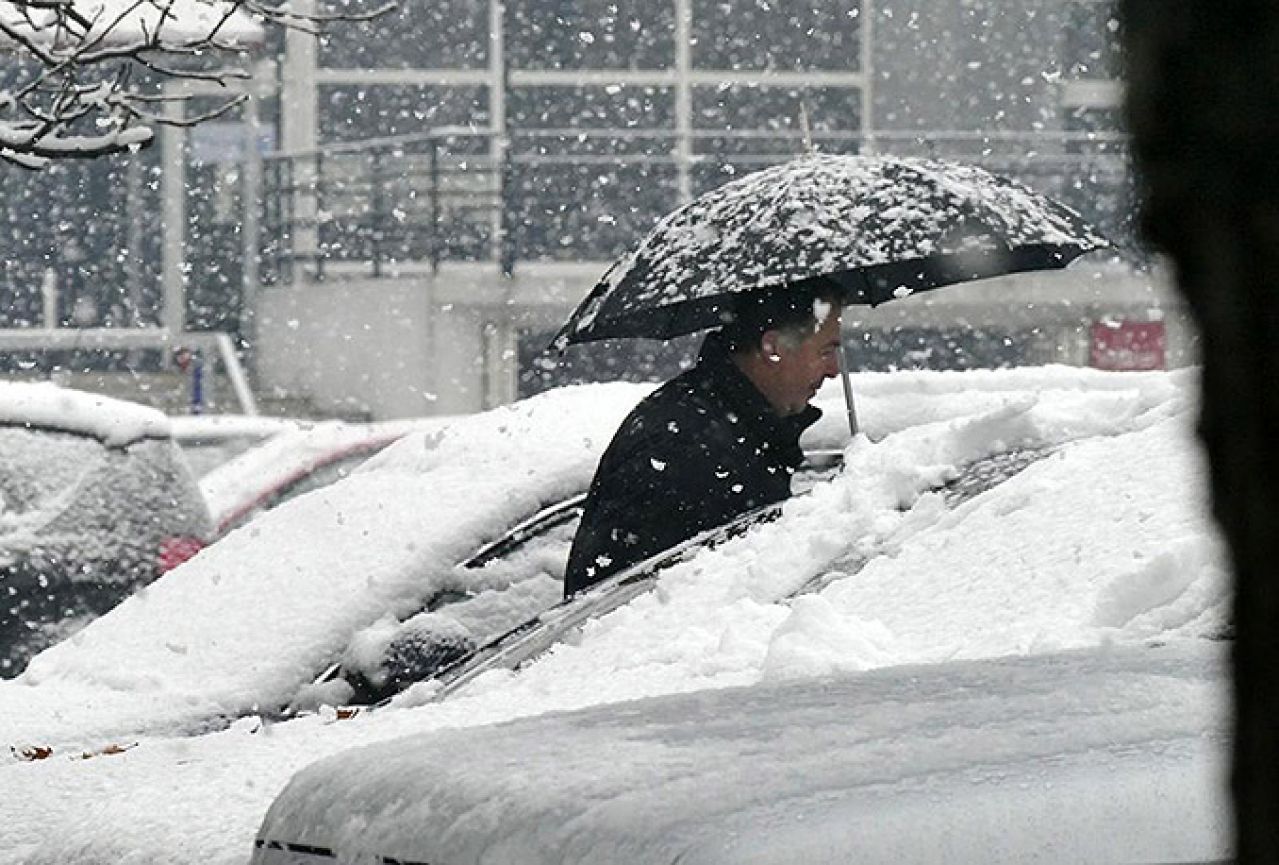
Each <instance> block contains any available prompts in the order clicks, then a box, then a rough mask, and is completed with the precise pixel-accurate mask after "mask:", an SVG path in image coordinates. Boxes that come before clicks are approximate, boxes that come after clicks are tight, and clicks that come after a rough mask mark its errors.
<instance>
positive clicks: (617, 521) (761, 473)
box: [553, 154, 1109, 595]
mask: <svg viewBox="0 0 1279 865" xmlns="http://www.w3.org/2000/svg"><path fill="white" fill-rule="evenodd" d="M1107 246H1109V244H1108V242H1107V241H1106V240H1105V238H1104V237H1102V236H1101V235H1099V234H1098V233H1097V232H1095V231H1094V230H1093V229H1092V228H1091V227H1089V226H1088V225H1087V224H1086V223H1084V221H1083V220H1082V219H1081V218H1080V216H1079V214H1077V213H1075V212H1074V211H1072V210H1070V209H1069V208H1067V207H1064V206H1063V205H1061V204H1059V203H1057V202H1055V201H1053V200H1051V199H1049V198H1046V197H1044V196H1043V195H1041V194H1039V193H1036V192H1034V191H1032V190H1030V189H1027V188H1026V187H1024V186H1021V185H1020V184H1018V183H1016V182H1014V181H1011V180H1009V179H1007V178H1003V177H1000V176H998V175H994V174H990V173H989V172H987V171H985V170H983V169H981V168H979V167H977V166H973V165H966V164H963V163H955V162H942V161H935V160H927V159H915V158H909V157H893V156H836V155H823V154H810V155H809V156H806V157H803V158H801V159H797V160H794V161H792V162H788V163H786V164H783V165H776V166H772V167H770V168H766V169H763V170H761V171H757V172H754V173H752V174H748V175H745V176H743V177H740V178H738V179H737V180H734V181H730V182H729V183H726V184H724V185H723V186H720V187H718V188H716V189H713V190H711V191H710V192H707V193H705V194H703V195H701V196H699V197H698V198H697V199H694V200H693V201H691V202H689V203H688V204H686V205H684V206H683V207H680V208H679V209H677V210H675V211H673V212H671V213H670V214H668V215H667V216H665V217H663V218H662V219H661V220H660V221H659V222H658V224H657V225H656V226H655V227H654V228H653V230H652V231H651V232H650V233H649V234H648V235H647V236H646V237H645V238H644V239H643V240H642V241H641V242H640V244H639V245H638V247H636V248H635V249H633V250H632V251H630V252H628V253H627V254H626V255H625V256H624V257H622V258H621V259H619V260H618V261H617V262H616V263H615V264H614V265H613V266H612V267H611V268H610V269H609V271H608V272H607V273H606V274H605V275H604V277H603V279H601V280H600V282H599V283H598V284H597V285H596V286H595V288H594V289H592V290H591V292H590V294H589V295H588V296H587V297H586V298H585V300H583V301H582V303H581V304H580V305H579V306H578V308H577V309H576V311H574V313H573V315H572V316H571V317H570V318H569V320H568V322H567V323H566V324H565V325H564V327H563V328H561V330H560V333H559V335H558V336H557V337H556V339H555V342H554V343H553V347H555V348H558V349H559V350H560V351H563V350H565V349H566V348H568V347H569V346H570V345H574V344H578V343H585V342H590V341H593V340H600V339H614V338H619V337H622V338H625V337H646V338H652V339H669V338H671V337H673V336H678V335H680V334H686V333H692V332H694V331H697V330H704V329H708V328H719V329H718V330H716V331H713V332H712V333H711V334H710V336H708V337H707V339H706V342H705V343H704V345H703V348H702V353H701V357H700V359H699V361H698V363H697V366H696V367H694V368H693V369H692V370H690V371H689V372H687V373H685V374H684V375H681V376H679V377H678V378H676V379H674V380H672V381H671V382H669V383H667V384H666V385H664V386H663V387H661V388H660V389H659V390H657V391H656V392H654V393H653V395H652V396H650V397H649V398H648V399H646V400H644V402H642V403H641V404H640V405H639V407H638V408H637V409H636V410H635V412H634V413H633V414H632V415H631V416H630V417H629V418H627V420H626V421H625V422H624V423H623V424H622V427H621V429H620V430H619V431H618V433H617V436H616V438H615V439H614V440H613V442H612V444H611V445H610V446H609V448H608V451H607V452H606V453H605V455H604V458H603V459H602V460H601V462H600V465H599V468H598V470H597V472H596V476H595V480H594V482H593V483H592V485H591V490H590V493H589V494H588V496H587V501H586V509H585V513H584V515H583V517H582V523H581V527H580V528H579V529H578V535H577V538H576V540H575V541H574V544H573V550H572V553H571V554H570V557H569V563H568V570H567V573H566V576H565V593H566V594H567V595H571V594H573V593H575V592H577V591H580V590H581V589H583V588H585V587H587V586H590V585H592V584H594V583H595V582H598V581H599V580H601V579H603V578H604V577H606V576H607V575H608V574H610V573H612V572H614V571H617V570H619V569H621V568H622V567H624V566H626V565H629V564H632V563H635V562H639V561H642V560H644V559H646V558H648V557H649V556H652V555H655V554H657V553H659V552H661V551H663V550H665V549H667V548H669V547H671V546H673V545H675V544H678V543H679V542H680V541H683V540H685V539H687V538H690V537H692V536H693V535H695V534H697V533H698V532H701V531H703V530H705V529H709V528H714V527H716V526H719V525H722V524H723V523H725V522H728V521H729V520H731V519H732V518H734V517H736V516H738V515H740V514H743V513H745V512H747V511H749V510H752V509H754V508H757V507H760V506H763V505H767V504H771V503H774V502H778V501H781V500H782V499H785V498H786V497H787V496H789V494H790V475H791V472H792V471H793V470H794V468H795V467H796V466H797V465H798V464H799V462H800V460H801V459H802V454H801V453H800V450H799V444H798V440H799V434H800V432H802V431H803V430H804V429H805V428H806V427H807V426H808V425H810V424H811V423H812V422H813V421H814V420H816V417H817V411H816V409H813V408H811V407H809V406H808V400H809V399H811V398H812V396H813V394H814V393H815V392H816V389H817V387H818V386H819V385H820V384H821V382H822V381H823V380H824V379H826V378H830V377H832V376H834V375H836V374H837V373H838V358H839V350H838V348H839V315H840V310H841V308H842V305H848V304H859V305H869V306H875V305H877V304H880V303H886V302H888V301H891V300H894V299H897V298H904V297H909V296H911V295H913V294H917V293H919V292H924V291H930V290H932V289H934V288H939V287H941V286H945V285H952V284H955V283H959V282H967V281H970V280H976V279H986V278H989V277H992V276H999V275H1003V274H1010V273H1019V272H1022V271H1031V270H1045V269H1051V268H1061V267H1065V266H1066V265H1067V264H1068V263H1069V262H1071V261H1073V260H1074V259H1075V258H1077V257H1078V256H1080V255H1082V254H1084V253H1087V252H1090V251H1093V250H1098V249H1104V248H1106V247H1107ZM844 384H845V386H844V394H845V397H846V398H847V399H848V403H849V420H850V427H853V431H854V432H855V431H856V429H855V426H856V424H855V417H856V413H855V411H854V410H853V400H852V390H851V386H850V385H849V384H848V381H847V379H846V378H845V383H844Z"/></svg>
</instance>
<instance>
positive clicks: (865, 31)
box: [860, 0, 878, 156]
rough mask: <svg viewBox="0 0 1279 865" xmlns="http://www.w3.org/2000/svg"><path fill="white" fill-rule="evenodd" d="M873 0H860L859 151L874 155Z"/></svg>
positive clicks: (875, 146)
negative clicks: (860, 99) (860, 81)
mask: <svg viewBox="0 0 1279 865" xmlns="http://www.w3.org/2000/svg"><path fill="white" fill-rule="evenodd" d="M872 4H873V0H862V22H861V25H862V26H861V37H862V39H861V55H862V64H861V65H862V146H861V148H860V150H861V152H862V153H863V154H865V155H867V156H872V155H874V153H875V151H876V150H877V149H878V147H877V145H876V143H875V63H874V59H873V58H874V54H873V52H874V50H875V10H874V9H873V8H872Z"/></svg>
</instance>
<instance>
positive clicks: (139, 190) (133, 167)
mask: <svg viewBox="0 0 1279 865" xmlns="http://www.w3.org/2000/svg"><path fill="white" fill-rule="evenodd" d="M124 172H125V174H124V183H125V191H124V200H125V210H127V211H128V214H129V216H128V220H129V226H128V229H127V231H128V233H127V235H126V237H125V245H126V246H127V247H128V250H129V254H128V255H127V256H126V257H125V262H124V281H125V284H126V285H127V286H128V287H127V288H126V290H125V291H126V294H125V297H126V298H127V299H128V304H129V309H128V310H127V323H128V325H129V327H141V326H142V280H143V275H142V261H143V258H142V244H143V240H144V237H145V229H144V228H143V225H142V218H143V215H144V214H145V213H146V212H147V207H146V202H145V201H144V200H143V196H145V195H146V190H145V188H144V186H143V179H142V154H141V153H134V154H130V156H129V161H128V162H127V163H125V167H124Z"/></svg>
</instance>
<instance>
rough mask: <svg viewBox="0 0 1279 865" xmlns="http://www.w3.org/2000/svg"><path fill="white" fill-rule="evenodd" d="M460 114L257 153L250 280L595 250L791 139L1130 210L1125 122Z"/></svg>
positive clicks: (616, 246) (774, 153)
mask: <svg viewBox="0 0 1279 865" xmlns="http://www.w3.org/2000/svg"><path fill="white" fill-rule="evenodd" d="M688 138H689V139H691V140H690V141H689V142H688V145H689V146H685V147H677V146H676V145H677V143H678V142H677V136H676V133H675V132H674V131H672V130H669V129H550V128H548V129H526V130H521V131H518V132H511V133H509V134H508V136H507V137H505V138H495V136H494V135H493V133H491V132H489V131H484V130H473V129H437V130H433V131H432V132H429V133H425V134H422V135H414V136H399V137H394V138H382V139H372V140H367V141H356V142H344V143H339V144H333V145H329V146H326V147H323V148H320V149H317V150H314V151H310V152H306V153H296V154H283V153H281V154H271V155H268V157H267V158H266V163H265V189H264V193H265V194H264V199H265V212H264V221H263V229H264V230H263V238H264V241H263V250H262V252H263V257H262V262H263V265H262V278H263V282H264V283H267V284H270V283H272V282H278V281H285V282H287V281H290V280H292V279H293V278H294V277H295V276H296V274H297V271H298V268H305V269H306V270H307V271H308V272H309V274H310V275H311V276H312V277H314V278H323V277H324V276H325V275H326V273H327V272H330V271H331V270H332V269H334V268H337V267H342V268H348V269H349V268H355V269H358V270H361V271H362V272H365V273H367V274H369V275H372V276H382V275H385V274H389V273H398V272H404V271H406V270H412V269H430V270H436V269H438V268H439V266H440V265H441V264H442V263H444V262H452V261H470V262H476V261H483V262H490V263H497V264H499V265H501V267H502V268H503V269H504V270H507V271H509V270H511V269H513V268H514V267H516V266H517V265H518V263H519V262H525V261H537V260H547V259H552V260H554V259H560V260H563V259H579V260H602V259H609V258H612V257H614V256H615V255H617V254H618V253H619V252H620V251H621V250H622V249H624V248H625V247H626V246H627V245H628V244H630V243H632V242H633V241H634V240H635V238H636V237H637V236H639V235H641V234H642V233H643V232H645V231H647V229H648V228H649V227H651V225H652V224H653V222H654V221H656V220H657V219H658V218H660V217H661V215H663V214H664V213H667V212H669V211H670V210H672V209H674V208H675V207H676V206H678V204H680V203H681V199H682V198H683V197H684V196H686V195H688V194H692V195H696V194H698V193H700V192H702V191H704V190H706V189H709V188H712V187H714V186H717V185H719V184H720V183H723V182H725V181H726V180H728V179H731V178H732V177H733V176H735V175H737V174H740V173H743V172H745V171H749V170H753V169H755V168H759V167H762V166H764V165H767V164H771V163H775V162H779V161H782V160H785V159H789V158H791V157H793V156H795V155H796V154H798V153H801V152H803V151H804V149H805V147H807V146H812V147H813V148H815V149H817V150H820V151H823V152H836V153H858V152H868V151H872V150H873V151H874V152H882V153H894V154H899V155H914V156H928V157H935V158H954V159H962V160H966V161H971V162H976V163H978V164H982V165H984V166H986V167H988V168H990V169H991V170H994V171H997V172H1000V173H1003V174H1007V175H1009V176H1012V177H1014V178H1016V179H1019V180H1021V181H1022V182H1024V183H1026V184H1027V185H1029V186H1032V187H1034V188H1037V189H1039V190H1041V191H1043V192H1045V193H1048V194H1050V195H1053V196H1055V197H1057V198H1059V199H1060V200H1063V201H1064V202H1065V203H1066V204H1069V205H1071V206H1073V207H1075V208H1076V209H1078V210H1080V211H1081V212H1082V213H1084V215H1085V216H1087V217H1089V218H1090V219H1091V220H1093V221H1094V222H1095V223H1097V224H1098V225H1100V226H1101V227H1102V228H1103V230H1109V231H1110V232H1111V233H1112V235H1113V234H1119V235H1126V234H1127V233H1128V229H1129V226H1128V225H1127V222H1128V221H1129V220H1130V218H1131V216H1130V212H1131V206H1130V201H1131V198H1130V193H1129V184H1130V180H1129V176H1128V170H1127V155H1126V141H1125V138H1124V136H1122V135H1119V134H1113V133H1096V132H1062V131H1057V132H1046V133H1028V132H997V133H979V132H956V131H945V132H926V133H920V132H876V133H875V134H874V136H873V138H872V137H868V136H864V135H862V134H860V133H849V132H831V131H813V132H812V133H811V134H809V135H808V136H805V135H804V134H803V133H800V132H798V131H792V130H732V131H723V130H714V131H711V130H699V131H694V132H692V133H691V134H689V135H688Z"/></svg>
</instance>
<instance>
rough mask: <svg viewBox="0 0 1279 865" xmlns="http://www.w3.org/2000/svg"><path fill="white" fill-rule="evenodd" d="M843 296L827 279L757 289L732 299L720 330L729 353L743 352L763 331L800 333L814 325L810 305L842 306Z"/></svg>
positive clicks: (754, 344)
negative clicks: (824, 302)
mask: <svg viewBox="0 0 1279 865" xmlns="http://www.w3.org/2000/svg"><path fill="white" fill-rule="evenodd" d="M843 297H844V292H843V291H841V290H840V287H839V286H838V284H836V283H835V282H833V281H832V280H830V279H827V278H826V277H816V278H813V279H806V280H804V281H802V282H796V283H792V284H790V285H787V286H783V287H781V288H769V289H756V290H755V291H743V292H741V293H739V294H735V295H733V305H732V308H731V309H730V311H729V314H728V316H727V317H728V321H726V322H725V324H724V327H723V328H722V331H721V332H722V333H723V335H724V337H723V338H724V340H725V342H726V343H727V346H728V349H729V351H735V352H736V351H745V350H748V349H750V348H753V347H754V346H756V345H757V344H758V343H759V338H760V337H761V336H763V335H764V332H765V331H769V330H781V331H791V330H794V331H800V330H803V329H806V328H810V327H815V326H816V325H817V317H816V316H815V315H814V312H813V302H814V301H817V300H824V301H827V302H829V303H833V304H841V303H843Z"/></svg>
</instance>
